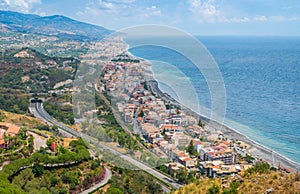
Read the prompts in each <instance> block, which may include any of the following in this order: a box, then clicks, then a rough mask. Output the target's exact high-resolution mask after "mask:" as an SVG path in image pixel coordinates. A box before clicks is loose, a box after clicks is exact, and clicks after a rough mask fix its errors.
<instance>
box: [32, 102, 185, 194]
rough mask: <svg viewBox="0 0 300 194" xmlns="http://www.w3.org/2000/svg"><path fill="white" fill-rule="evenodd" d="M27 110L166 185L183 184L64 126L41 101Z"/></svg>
mask: <svg viewBox="0 0 300 194" xmlns="http://www.w3.org/2000/svg"><path fill="white" fill-rule="evenodd" d="M29 111H30V112H31V113H32V114H33V115H34V116H35V117H37V118H40V119H41V120H43V121H45V122H46V123H49V124H52V125H56V126H57V127H59V128H60V129H62V130H64V131H66V132H68V133H70V134H72V135H74V136H76V137H81V138H82V139H84V140H86V141H87V142H91V143H93V144H95V145H98V146H99V148H101V149H104V150H108V151H110V152H111V153H113V154H115V155H118V156H119V157H120V158H122V159H123V160H125V161H127V162H129V163H131V164H133V165H134V166H136V167H138V168H139V169H141V170H144V171H146V172H147V173H149V174H151V175H152V176H154V177H156V178H157V179H159V180H160V181H161V182H163V183H166V184H167V185H170V186H171V187H172V188H174V189H179V188H180V187H182V186H183V185H181V184H179V183H176V182H175V181H174V180H172V179H171V178H169V177H167V176H166V175H164V174H162V173H160V172H158V171H156V170H155V169H153V168H151V167H149V166H147V165H146V164H144V163H142V162H140V161H138V160H136V159H134V158H132V157H130V156H128V155H124V154H122V153H120V152H118V151H116V150H115V149H113V148H111V147H109V146H107V145H104V144H102V143H101V142H99V141H97V140H95V139H94V138H91V137H90V136H88V135H86V134H83V133H79V132H77V131H75V130H73V129H71V128H69V127H67V126H65V125H64V124H62V123H60V122H58V121H56V120H55V119H54V118H53V117H52V116H50V115H49V114H48V113H47V112H46V111H45V110H44V108H43V103H41V102H37V103H33V102H31V103H30V105H29ZM161 186H162V188H163V190H164V191H165V192H167V193H169V192H170V189H169V188H168V187H166V186H165V185H163V184H161Z"/></svg>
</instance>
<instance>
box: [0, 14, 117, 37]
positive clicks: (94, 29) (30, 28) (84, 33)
mask: <svg viewBox="0 0 300 194" xmlns="http://www.w3.org/2000/svg"><path fill="white" fill-rule="evenodd" d="M0 28H2V29H8V30H11V31H15V32H21V33H28V34H40V35H48V36H57V37H58V38H62V39H71V40H87V41H89V40H101V39H102V38H103V37H105V36H107V35H109V34H110V33H112V31H111V30H108V29H106V28H104V27H101V26H96V25H92V24H87V23H84V22H79V21H76V20H73V19H70V18H68V17H65V16H61V15H53V16H46V17H41V16H38V15H32V14H23V13H18V12H12V11H1V10H0Z"/></svg>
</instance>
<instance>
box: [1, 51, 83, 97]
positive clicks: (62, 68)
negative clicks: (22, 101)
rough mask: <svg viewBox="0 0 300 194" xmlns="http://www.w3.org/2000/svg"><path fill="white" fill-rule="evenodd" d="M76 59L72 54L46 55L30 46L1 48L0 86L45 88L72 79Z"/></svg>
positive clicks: (25, 89) (33, 89)
mask: <svg viewBox="0 0 300 194" xmlns="http://www.w3.org/2000/svg"><path fill="white" fill-rule="evenodd" d="M78 63H79V61H78V60H76V59H74V58H61V57H49V56H46V55H44V54H42V53H39V52H37V51H36V50H34V49H30V48H22V49H8V50H2V51H1V56H0V87H2V88H9V89H19V90H23V91H24V92H45V91H48V90H49V89H52V88H53V87H54V86H55V84H57V83H59V82H62V81H66V80H68V79H73V77H74V75H75V73H76V70H77V66H78Z"/></svg>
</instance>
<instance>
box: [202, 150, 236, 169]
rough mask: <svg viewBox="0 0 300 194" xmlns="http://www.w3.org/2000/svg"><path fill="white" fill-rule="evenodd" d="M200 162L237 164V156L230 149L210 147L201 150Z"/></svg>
mask: <svg viewBox="0 0 300 194" xmlns="http://www.w3.org/2000/svg"><path fill="white" fill-rule="evenodd" d="M200 160H202V161H216V160H220V161H222V162H224V164H226V165H229V164H236V163H237V155H236V153H235V152H233V151H232V150H229V149H224V148H221V147H208V148H202V149H200Z"/></svg>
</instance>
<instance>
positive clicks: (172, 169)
mask: <svg viewBox="0 0 300 194" xmlns="http://www.w3.org/2000/svg"><path fill="white" fill-rule="evenodd" d="M165 165H166V167H167V169H168V173H169V174H171V175H175V174H176V173H177V171H178V170H180V169H181V168H184V166H183V165H182V164H180V163H178V162H171V163H168V164H165Z"/></svg>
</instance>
